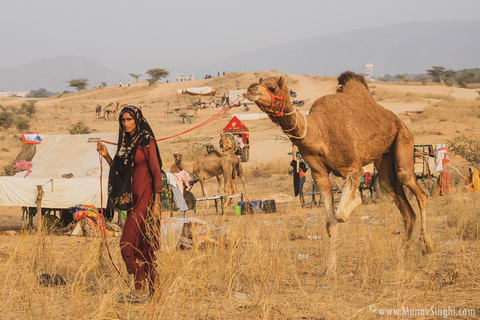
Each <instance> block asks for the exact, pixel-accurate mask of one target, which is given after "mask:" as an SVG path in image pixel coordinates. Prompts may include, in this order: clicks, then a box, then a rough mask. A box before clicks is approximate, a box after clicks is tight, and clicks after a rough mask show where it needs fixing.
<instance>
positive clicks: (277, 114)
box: [261, 83, 285, 117]
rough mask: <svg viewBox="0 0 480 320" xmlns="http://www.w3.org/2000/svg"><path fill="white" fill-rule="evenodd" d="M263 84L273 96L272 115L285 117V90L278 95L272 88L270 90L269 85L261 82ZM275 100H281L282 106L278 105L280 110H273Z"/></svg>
mask: <svg viewBox="0 0 480 320" xmlns="http://www.w3.org/2000/svg"><path fill="white" fill-rule="evenodd" d="M261 85H262V86H263V87H264V88H265V90H267V92H268V94H269V95H270V97H271V98H272V104H271V105H270V110H268V112H270V113H271V114H272V117H283V115H284V111H283V110H284V109H285V91H284V90H283V89H282V95H281V96H276V95H274V94H273V93H272V92H271V91H270V90H268V88H267V86H266V85H264V84H263V83H261ZM275 100H280V106H279V107H278V111H277V112H275V111H273V105H274V104H275Z"/></svg>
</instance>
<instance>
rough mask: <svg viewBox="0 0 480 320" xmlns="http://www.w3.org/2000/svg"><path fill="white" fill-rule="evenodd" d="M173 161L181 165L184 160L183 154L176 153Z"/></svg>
mask: <svg viewBox="0 0 480 320" xmlns="http://www.w3.org/2000/svg"><path fill="white" fill-rule="evenodd" d="M173 159H175V163H180V162H182V160H183V154H181V153H174V154H173Z"/></svg>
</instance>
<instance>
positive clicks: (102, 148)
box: [97, 142, 112, 165]
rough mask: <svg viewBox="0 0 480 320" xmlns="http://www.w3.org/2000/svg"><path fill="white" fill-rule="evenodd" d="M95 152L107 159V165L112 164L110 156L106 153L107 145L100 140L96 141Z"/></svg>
mask: <svg viewBox="0 0 480 320" xmlns="http://www.w3.org/2000/svg"><path fill="white" fill-rule="evenodd" d="M97 152H98V153H99V154H100V155H101V156H102V157H104V158H105V160H107V162H108V164H109V165H112V158H111V157H110V154H109V153H108V150H107V147H105V145H104V144H103V143H101V142H98V143H97Z"/></svg>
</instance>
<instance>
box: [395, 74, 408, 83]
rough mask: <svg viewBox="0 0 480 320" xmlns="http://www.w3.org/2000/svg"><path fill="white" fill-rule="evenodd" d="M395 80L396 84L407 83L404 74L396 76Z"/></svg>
mask: <svg viewBox="0 0 480 320" xmlns="http://www.w3.org/2000/svg"><path fill="white" fill-rule="evenodd" d="M395 78H397V81H398V82H407V80H406V79H407V74H405V73H404V74H397V75H396V76H395Z"/></svg>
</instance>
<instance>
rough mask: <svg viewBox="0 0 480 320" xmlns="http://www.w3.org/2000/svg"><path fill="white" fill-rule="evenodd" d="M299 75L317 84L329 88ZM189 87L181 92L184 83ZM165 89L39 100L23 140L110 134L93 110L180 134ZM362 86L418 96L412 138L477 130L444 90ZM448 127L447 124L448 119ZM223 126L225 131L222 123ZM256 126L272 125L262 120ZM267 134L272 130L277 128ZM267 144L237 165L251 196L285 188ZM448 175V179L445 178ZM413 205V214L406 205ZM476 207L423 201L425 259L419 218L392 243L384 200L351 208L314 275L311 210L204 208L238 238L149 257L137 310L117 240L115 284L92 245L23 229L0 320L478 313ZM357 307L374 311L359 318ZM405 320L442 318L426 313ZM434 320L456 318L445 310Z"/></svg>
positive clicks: (2, 287)
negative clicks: (125, 109) (154, 275)
mask: <svg viewBox="0 0 480 320" xmlns="http://www.w3.org/2000/svg"><path fill="white" fill-rule="evenodd" d="M274 75H275V76H277V75H278V72H276V71H274V70H272V71H266V72H258V73H248V74H243V75H242V74H239V73H230V74H228V75H227V76H225V77H221V78H214V79H210V80H205V81H198V82H197V83H196V84H195V85H198V86H206V85H212V86H214V87H216V89H217V90H218V93H219V94H220V95H221V94H222V93H223V92H224V91H225V90H227V89H228V90H230V89H244V88H246V87H248V84H250V83H253V82H257V81H258V78H259V77H264V78H266V77H269V76H274ZM312 79H313V80H318V81H320V82H319V83H321V84H323V83H326V82H328V81H331V80H334V79H333V78H332V79H330V78H326V77H312ZM288 81H289V82H291V83H294V84H295V86H296V87H297V86H299V87H302V86H306V82H302V81H300V82H299V83H297V82H296V77H295V76H291V77H288ZM181 85H182V84H178V86H179V87H180V86H181ZM191 85H192V84H190V83H188V84H185V87H187V86H191ZM176 86H177V84H175V87H174V86H173V85H172V86H170V87H171V90H170V89H168V90H166V89H164V88H167V87H168V85H157V86H148V85H146V84H141V83H138V84H137V83H135V84H133V85H132V88H131V89H132V90H128V91H127V90H118V88H116V87H110V88H97V89H93V90H88V91H86V92H79V93H73V94H66V95H62V96H60V97H53V98H49V99H40V100H39V101H38V102H37V105H38V108H39V113H38V115H37V120H36V124H37V125H36V126H34V127H35V131H37V130H38V131H39V132H40V131H42V132H45V133H54V134H66V133H67V129H68V127H69V126H70V125H71V124H73V123H76V122H78V121H84V123H88V125H89V126H90V127H91V128H92V129H97V130H98V131H99V132H115V131H116V130H117V128H118V124H117V123H116V122H114V121H111V122H109V121H104V120H96V119H94V106H95V104H97V103H101V104H103V105H105V104H106V103H110V102H120V103H131V104H135V105H141V106H142V110H144V111H145V113H146V114H148V119H149V122H150V123H151V124H152V125H153V126H154V130H155V132H156V135H157V138H159V137H162V136H167V135H170V134H173V133H177V132H181V131H182V130H185V128H186V127H185V125H184V124H182V123H181V122H180V121H179V119H178V118H173V117H165V114H164V111H165V110H167V109H168V108H169V110H172V109H173V107H178V106H179V105H181V106H184V105H186V104H188V103H189V101H188V99H183V100H181V101H178V100H177V95H176V93H174V92H173V93H172V91H173V89H174V88H176ZM312 86H316V84H315V85H314V84H312ZM378 86H380V85H378ZM170 87H169V88H170ZM392 88H393V86H392ZM299 89H302V88H299ZM162 90H163V91H162ZM304 90H307V89H306V88H304ZM372 91H377V92H376V96H375V97H376V98H377V99H384V100H391V101H411V102H414V101H422V102H428V101H430V103H431V104H432V106H430V107H427V108H426V109H425V112H424V113H423V114H422V115H420V116H419V118H418V119H417V120H416V121H412V122H411V123H409V124H408V125H409V127H410V129H412V131H414V132H418V134H416V141H417V142H420V143H440V142H445V141H446V140H447V139H448V138H449V136H452V134H451V133H450V135H449V132H448V131H447V130H446V129H445V127H444V126H443V125H445V126H447V125H448V126H449V130H451V131H453V130H460V129H461V128H463V126H464V124H465V123H466V124H471V125H470V126H469V127H472V128H473V129H472V130H476V132H479V130H480V129H479V128H477V127H478V126H475V123H477V122H478V109H479V108H478V101H477V102H475V101H472V100H462V99H457V100H455V99H453V98H451V97H450V98H449V97H447V96H448V94H446V95H442V94H419V93H410V94H408V93H401V92H389V91H391V90H384V89H379V88H372ZM306 96H307V97H310V95H306ZM182 98H184V97H182ZM182 98H180V99H182ZM440 100H442V101H444V102H440ZM0 101H1V104H2V105H18V104H19V100H18V99H5V98H2V99H0ZM439 102H440V103H439ZM209 116H211V114H208V113H204V112H203V111H202V112H201V113H200V114H199V115H197V116H196V117H195V118H194V124H198V123H200V122H201V121H204V120H205V119H207V118H208V117H209ZM475 119H476V120H475ZM454 120H455V121H457V122H455V123H453V122H451V121H454ZM223 122H224V123H227V119H226V118H225V120H224V121H223ZM223 122H222V123H220V122H218V124H217V126H216V127H215V128H214V129H211V130H210V131H208V130H207V129H200V130H198V131H196V132H195V133H194V134H192V135H186V136H182V137H181V138H176V139H172V140H170V141H164V142H162V144H161V147H162V157H163V159H164V163H169V164H171V163H173V158H172V156H171V154H172V153H174V152H182V153H186V156H187V158H186V159H190V160H186V162H187V164H190V163H191V161H192V160H193V159H194V158H195V157H196V156H198V155H199V154H200V153H201V154H204V145H205V144H206V143H213V144H216V143H217V142H218V138H219V136H218V132H219V130H220V129H221V127H220V126H222V125H224V124H223ZM439 122H442V128H439V125H438V123H439ZM261 123H262V122H261V121H257V122H255V123H252V124H251V130H252V133H253V132H256V134H257V137H258V139H257V142H258V141H260V140H261V139H265V141H266V143H272V144H274V143H275V141H274V138H273V137H274V134H271V132H276V131H274V130H273V129H272V131H268V132H267V131H266V129H264V128H263V127H262V126H264V124H263V123H262V124H261ZM266 123H267V122H266ZM268 126H269V128H270V127H271V126H272V125H271V123H270V122H268ZM249 127H250V126H249ZM32 129H33V128H32ZM269 130H270V129H269ZM462 130H463V129H462ZM429 133H431V134H433V135H434V136H433V138H430V137H429V136H428V134H429ZM439 133H441V134H439ZM278 134H279V135H280V134H281V132H280V131H279V130H278ZM15 135H17V137H15ZM252 136H253V134H252ZM267 136H268V139H269V140H267ZM439 137H440V138H439ZM428 139H431V141H430V140H428ZM439 139H440V140H441V141H439ZM252 141H254V139H253V138H252ZM261 141H263V140H261ZM0 143H1V144H2V147H1V148H4V149H2V151H3V152H0V163H2V164H6V163H7V162H8V163H9V162H10V161H11V160H12V159H13V158H14V157H15V155H16V154H17V153H18V151H19V149H20V148H21V143H20V142H19V140H18V132H14V131H12V130H10V131H9V132H6V133H5V132H2V133H1V136H0ZM277 143H278V142H277ZM277 146H278V147H279V148H278V151H277V153H275V154H273V153H272V154H269V155H267V156H268V160H265V159H264V158H262V160H251V161H249V162H248V163H244V164H243V165H244V171H245V176H246V182H247V188H248V192H249V195H250V196H251V197H252V198H253V197H256V198H258V199H262V198H263V197H268V196H270V195H273V194H276V193H291V189H292V182H291V177H289V176H288V175H287V170H288V162H289V160H290V157H288V156H286V155H285V154H283V152H284V151H281V152H282V154H281V155H280V150H284V149H282V148H281V146H282V145H281V144H280V143H278V145H277ZM287 149H288V148H287ZM7 150H8V151H7ZM287 152H288V151H287ZM189 153H191V155H189ZM252 154H253V153H252ZM190 157H191V158H190ZM287 157H288V159H287ZM265 158H266V157H265ZM168 167H169V166H166V168H168ZM455 177H456V176H454V175H452V179H453V180H455V179H456V178H455ZM453 180H452V181H453ZM455 181H456V180H455ZM457 182H459V183H460V184H461V183H462V181H461V180H458V181H457ZM307 186H308V188H310V185H308V184H307ZM207 187H208V190H209V194H210V195H213V194H215V193H216V190H215V189H216V184H215V183H214V182H212V183H208V186H207ZM194 188H197V189H195V190H194V192H195V193H200V191H199V189H198V187H194ZM457 189H458V188H457ZM197 190H198V191H197ZM307 200H309V199H308V198H307ZM413 205H414V208H415V210H416V211H417V212H418V208H416V204H413ZM479 207H480V194H465V193H461V192H459V193H458V194H456V195H452V196H444V197H430V198H429V200H428V206H427V213H428V218H427V226H428V230H429V234H430V236H431V237H432V239H433V240H434V242H435V244H436V250H435V253H434V254H431V255H425V256H424V255H422V254H421V250H420V243H419V223H420V221H419V220H420V219H417V225H416V229H415V233H414V236H413V238H412V240H411V241H409V242H406V241H405V239H404V231H403V222H402V220H401V216H400V214H399V213H398V210H397V209H396V207H395V205H394V203H393V201H392V200H391V198H390V197H388V196H387V197H386V199H385V200H384V201H383V202H380V203H378V204H373V205H362V206H360V207H358V208H357V209H356V210H355V211H354V213H353V215H352V217H351V221H349V222H347V223H345V224H342V225H341V226H340V228H339V237H338V253H337V259H338V263H337V267H338V272H337V276H336V277H335V276H332V275H328V274H326V261H327V251H328V243H329V240H328V236H327V234H326V231H325V211H324V210H323V208H322V207H320V208H313V209H309V208H300V207H299V206H298V199H295V200H294V202H292V203H286V204H281V205H277V209H278V211H277V213H275V214H269V215H248V216H234V215H233V211H232V210H231V208H228V209H227V214H226V215H225V216H221V215H216V214H214V212H215V210H214V209H212V208H210V209H199V210H198V217H199V218H200V219H203V220H206V221H207V222H209V223H214V224H215V225H218V226H222V227H228V228H232V229H233V230H234V231H235V232H236V233H237V235H238V239H239V241H238V242H237V243H236V244H234V245H230V246H228V247H218V246H208V247H202V248H195V249H193V250H177V251H173V252H169V253H168V252H161V253H158V255H157V257H158V261H157V263H158V271H159V273H160V279H161V281H160V283H159V291H160V292H161V293H162V295H161V296H158V297H155V299H154V300H153V301H152V302H150V303H148V304H140V305H135V304H125V303H122V302H119V297H120V295H121V293H125V292H126V291H127V288H126V287H125V285H124V283H123V279H124V278H126V279H128V281H131V278H129V277H128V275H127V273H126V270H125V266H124V264H123V261H122V258H121V256H120V250H119V246H118V242H119V239H118V238H109V240H108V241H109V246H110V250H111V253H112V256H113V261H114V262H115V264H116V265H117V266H118V267H119V268H120V271H121V274H122V275H121V276H120V275H118V274H117V273H116V271H115V269H114V268H113V266H112V265H111V263H110V261H109V259H108V257H107V254H106V250H105V246H104V244H103V242H102V238H100V237H91V238H73V237H66V236H53V235H46V234H38V233H35V232H34V233H31V234H30V233H27V232H25V233H22V234H21V235H20V236H16V237H7V236H5V235H3V234H0V241H1V242H0V315H1V316H0V318H2V319H45V318H48V319H390V318H392V317H387V316H380V315H379V313H378V311H379V310H380V309H390V308H394V309H397V308H399V309H402V308H404V307H408V308H409V309H410V310H411V309H428V310H432V311H434V310H440V312H441V311H442V309H447V308H448V307H450V308H456V310H457V311H459V310H460V309H475V312H476V315H477V317H478V315H479V314H480V309H479V308H478V306H479V301H480V298H479V297H480V294H479V293H480V287H479V283H480V258H479V255H478V252H480V244H479V241H478V240H479V228H480V227H479V222H478V221H479V220H480V219H479V218H480V217H479V215H480V211H479V210H478V208H479ZM177 215H178V213H177ZM42 273H50V274H59V275H61V276H62V277H63V278H64V279H65V280H66V283H67V284H66V285H65V286H56V287H44V286H41V285H40V284H39V282H38V275H39V274H42ZM371 306H375V308H377V311H376V312H372V311H370V310H371V309H372V310H373V307H371ZM431 308H433V309H431ZM394 318H402V317H401V316H399V317H394ZM412 318H417V317H412ZM418 318H421V319H433V318H445V317H443V316H441V315H440V316H439V315H438V314H437V316H423V317H418ZM448 318H452V319H457V318H462V317H458V316H453V315H450V316H448ZM463 318H471V317H463Z"/></svg>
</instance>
